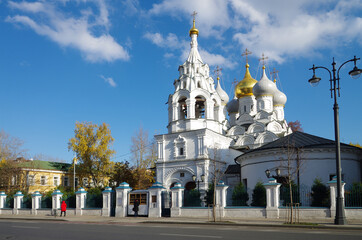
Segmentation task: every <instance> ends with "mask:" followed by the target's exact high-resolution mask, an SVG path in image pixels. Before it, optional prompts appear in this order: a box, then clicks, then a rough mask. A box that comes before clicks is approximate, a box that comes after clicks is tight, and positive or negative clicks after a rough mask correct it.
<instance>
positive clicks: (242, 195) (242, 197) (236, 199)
mask: <svg viewBox="0 0 362 240" xmlns="http://www.w3.org/2000/svg"><path fill="white" fill-rule="evenodd" d="M232 200H233V206H248V201H249V195H248V192H247V191H246V188H245V187H244V185H243V183H242V182H240V183H239V184H238V185H236V186H235V187H234V190H233V195H232Z"/></svg>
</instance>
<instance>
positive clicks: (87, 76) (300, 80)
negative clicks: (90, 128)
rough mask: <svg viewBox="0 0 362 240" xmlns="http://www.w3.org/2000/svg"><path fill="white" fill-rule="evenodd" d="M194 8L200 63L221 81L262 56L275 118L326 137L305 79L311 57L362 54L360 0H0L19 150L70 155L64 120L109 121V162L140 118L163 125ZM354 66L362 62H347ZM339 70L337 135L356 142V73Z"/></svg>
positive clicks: (10, 121)
mask: <svg viewBox="0 0 362 240" xmlns="http://www.w3.org/2000/svg"><path fill="white" fill-rule="evenodd" d="M193 11H197V12H198V14H197V16H196V27H197V28H198V29H199V31H200V34H199V38H198V42H199V51H200V54H201V57H202V59H203V60H204V62H205V63H208V64H209V65H210V69H212V70H213V69H215V68H216V66H217V65H219V66H220V67H222V68H223V71H222V77H221V79H222V86H223V88H224V89H225V91H226V92H227V93H228V94H229V97H230V98H232V97H233V86H232V82H233V81H234V79H236V80H241V79H242V78H243V76H244V72H245V67H244V66H245V58H242V57H241V53H242V52H243V51H244V50H245V48H248V49H249V50H250V51H251V52H252V53H253V54H252V55H250V56H249V64H250V70H251V74H252V76H253V77H254V78H255V79H257V80H259V79H260V75H261V70H260V68H261V66H260V64H259V61H258V59H259V58H260V57H261V55H262V53H264V54H265V55H266V56H268V58H269V60H268V62H267V69H269V70H270V71H271V70H272V69H273V68H276V69H277V70H278V71H279V73H278V85H279V88H280V89H282V91H283V92H284V93H285V94H286V95H287V97H288V101H287V103H286V106H285V112H286V116H285V117H286V120H287V121H295V120H299V121H300V122H301V123H302V127H303V129H304V131H305V132H307V133H310V134H314V135H318V136H321V137H325V138H329V139H334V132H333V110H332V107H333V100H332V99H331V98H330V92H329V83H328V79H329V75H328V73H327V72H326V71H323V70H319V71H317V75H318V76H320V77H321V78H322V82H321V83H320V84H319V86H318V87H315V88H312V87H311V86H310V85H309V84H308V81H307V80H308V79H309V78H310V77H311V76H312V72H311V71H309V70H308V69H309V68H310V67H311V66H312V64H316V65H322V66H325V67H328V68H330V67H331V63H332V58H333V57H335V59H336V62H337V66H339V64H341V63H342V62H344V61H346V60H349V59H351V58H353V56H354V55H357V57H361V56H362V51H361V49H362V48H361V45H362V18H361V12H362V1H361V0H348V1H347V0H346V1H344V0H342V1H334V0H325V1H312V0H299V1H286V0H285V1H283V0H274V1H269V0H254V1H246V0H183V1H178V0H159V1H151V0H150V1H138V0H124V1H123V0H117V1H102V0H93V1H91V0H90V1H86V0H78V1H67V0H59V1H55V0H54V1H5V0H0V83H1V87H0V108H1V117H0V128H1V129H2V130H4V131H5V132H7V133H9V134H10V135H12V136H15V137H18V138H20V139H22V140H24V147H25V148H26V149H28V156H29V157H32V156H34V155H37V154H43V155H45V156H46V157H49V158H57V159H62V160H64V161H70V160H71V158H72V156H73V154H72V153H71V152H68V149H67V143H68V140H69V139H70V138H71V137H73V134H74V126H75V122H76V121H79V122H83V121H90V122H93V123H97V124H100V123H102V122H105V123H107V124H109V125H110V128H111V131H112V135H113V137H114V138H115V142H114V146H113V148H114V149H115V150H116V152H117V153H116V156H117V158H115V159H114V160H117V161H123V160H128V159H129V158H130V155H127V154H128V153H129V152H130V142H131V137H132V135H134V134H135V132H136V131H137V130H138V129H139V127H140V126H142V127H143V128H144V129H146V130H148V132H149V134H150V135H154V134H161V133H166V132H167V129H166V126H167V105H165V103H166V102H167V98H168V95H169V94H171V93H173V90H174V89H173V81H174V79H176V78H177V77H178V71H177V69H178V66H179V65H180V64H182V63H183V62H184V61H185V60H186V57H187V53H188V51H189V48H190V46H189V41H190V38H189V35H188V31H189V29H190V28H191V24H192V16H191V13H192V12H193ZM358 66H359V68H362V61H359V62H358ZM352 68H353V64H352V63H350V64H347V65H345V67H343V68H342V70H341V72H340V77H341V82H340V84H341V97H340V98H339V99H338V101H339V105H340V129H341V140H342V141H343V142H346V143H349V142H354V143H356V142H359V143H360V144H361V143H362V136H361V133H362V125H361V124H360V123H359V120H360V119H361V118H362V111H361V110H360V106H361V104H362V100H361V98H360V97H359V96H360V94H361V90H362V78H360V79H357V80H355V79H351V78H350V77H349V76H348V72H349V71H350V70H352Z"/></svg>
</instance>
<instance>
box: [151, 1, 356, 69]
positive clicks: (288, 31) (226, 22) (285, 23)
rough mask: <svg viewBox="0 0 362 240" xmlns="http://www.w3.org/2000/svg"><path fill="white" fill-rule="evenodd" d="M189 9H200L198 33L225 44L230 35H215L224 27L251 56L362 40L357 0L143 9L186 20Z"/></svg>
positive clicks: (300, 52) (302, 52) (299, 53)
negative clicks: (250, 51) (223, 37)
mask: <svg viewBox="0 0 362 240" xmlns="http://www.w3.org/2000/svg"><path fill="white" fill-rule="evenodd" d="M194 10H196V11H197V12H198V13H199V14H198V15H197V20H196V24H197V28H198V29H199V31H200V36H202V37H214V38H217V39H219V40H220V42H222V45H224V46H230V45H232V44H233V43H232V42H230V39H222V38H221V37H220V36H224V33H225V32H226V31H229V32H231V33H232V35H233V40H234V41H236V42H237V43H238V44H239V46H238V49H245V48H248V49H250V50H252V52H253V53H254V56H261V54H262V53H263V52H264V53H265V54H266V55H268V56H269V59H271V60H274V61H277V62H279V63H282V62H284V61H285V60H286V59H288V58H294V57H307V56H309V55H311V54H314V53H317V52H319V51H320V49H323V50H325V49H333V48H336V47H338V46H343V45H345V44H349V43H351V42H356V43H357V44H360V45H361V43H362V17H361V15H360V12H361V11H362V0H339V1H337V0H325V1H315V0H298V1H285V0H273V1H270V0H253V1H250V0H220V1H219V0H184V1H178V0H167V1H166V0H163V1H162V2H161V3H159V4H154V5H153V6H152V8H151V9H150V10H149V12H148V13H149V14H150V15H151V16H159V15H170V16H172V17H175V18H182V19H184V18H185V19H189V21H190V22H191V19H192V17H191V16H190V14H191V12H192V11H194ZM225 49H228V48H225ZM234 49H235V47H234ZM226 54H227V52H226ZM203 58H204V59H205V61H206V57H203ZM211 59H214V60H215V59H219V58H213V57H211Z"/></svg>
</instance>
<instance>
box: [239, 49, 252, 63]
mask: <svg viewBox="0 0 362 240" xmlns="http://www.w3.org/2000/svg"><path fill="white" fill-rule="evenodd" d="M250 54H252V52H250V51H249V50H248V49H247V48H245V52H243V53H242V54H241V56H242V57H244V56H245V61H246V63H248V55H250Z"/></svg>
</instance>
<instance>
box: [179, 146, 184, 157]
mask: <svg viewBox="0 0 362 240" xmlns="http://www.w3.org/2000/svg"><path fill="white" fill-rule="evenodd" d="M179 155H180V156H182V155H184V148H183V147H180V149H179Z"/></svg>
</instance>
